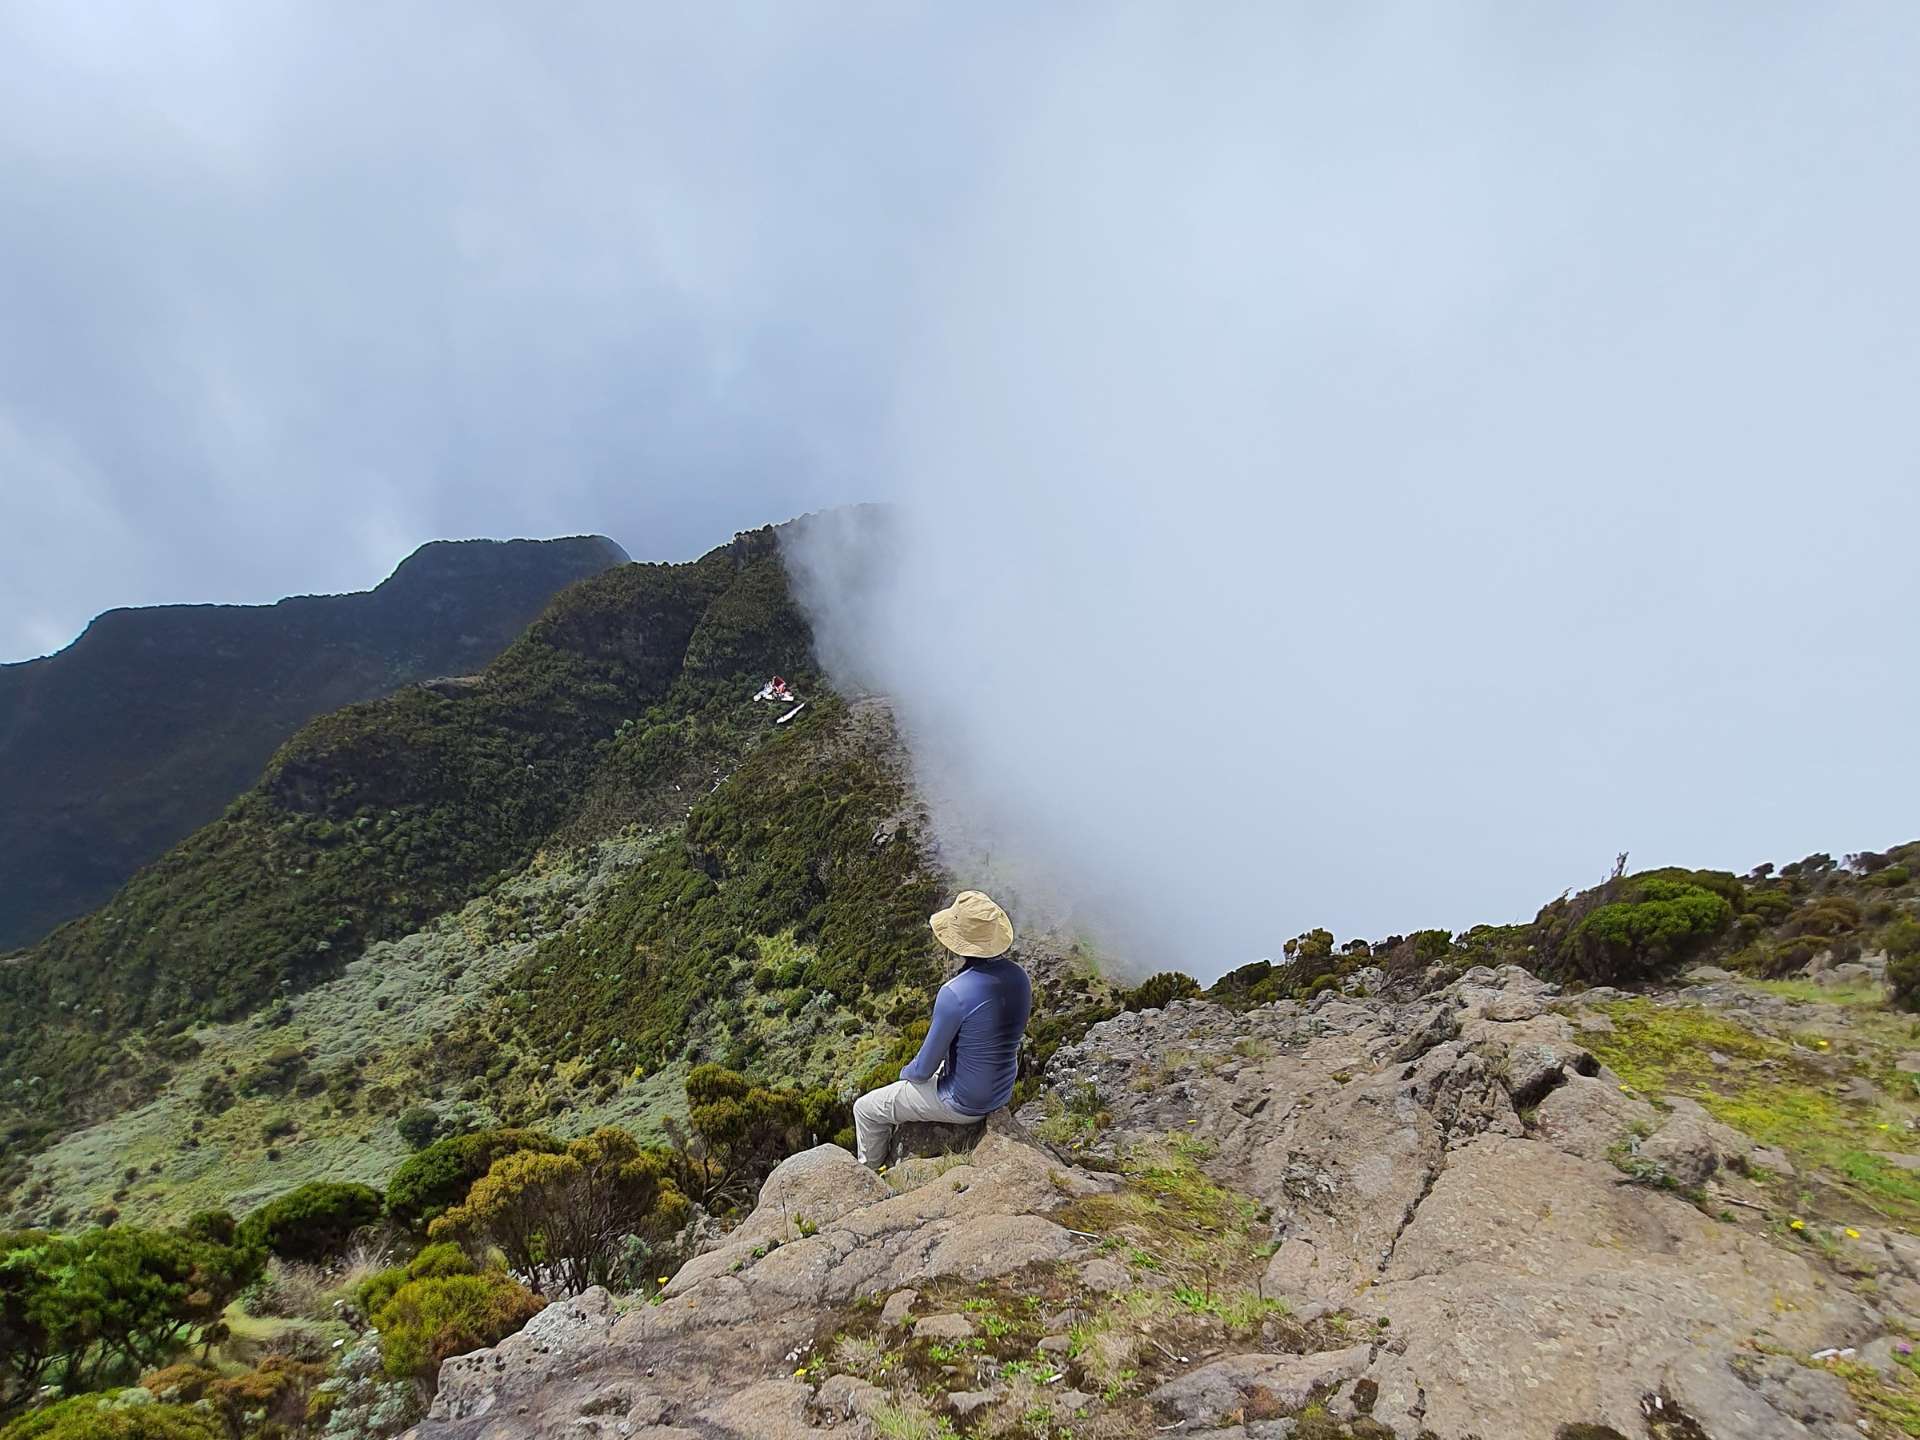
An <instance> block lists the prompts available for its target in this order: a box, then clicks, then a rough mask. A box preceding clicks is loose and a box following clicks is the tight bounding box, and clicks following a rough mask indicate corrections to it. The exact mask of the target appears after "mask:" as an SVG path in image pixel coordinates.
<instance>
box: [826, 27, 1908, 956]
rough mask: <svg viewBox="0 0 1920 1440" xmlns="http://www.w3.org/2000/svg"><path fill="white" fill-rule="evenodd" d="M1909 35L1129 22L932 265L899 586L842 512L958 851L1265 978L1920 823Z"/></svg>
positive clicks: (853, 609)
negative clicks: (1321, 932) (1610, 883)
mask: <svg viewBox="0 0 1920 1440" xmlns="http://www.w3.org/2000/svg"><path fill="white" fill-rule="evenodd" d="M1743 13H1748V14H1750V13H1751V12H1743ZM1908 38H1910V37H1908ZM1908 48H1909V51H1910V49H1911V47H1908ZM1891 55H1892V52H1887V53H1885V54H1883V55H1882V56H1881V58H1879V59H1876V60H1873V61H1871V62H1870V63H1867V64H1866V65H1865V66H1864V68H1863V65H1862V55H1861V54H1860V52H1859V51H1858V50H1857V49H1855V48H1849V47H1847V46H1845V45H1842V44H1840V43H1838V40H1837V39H1836V35H1835V32H1834V31H1833V30H1831V29H1824V30H1823V29H1818V28H1806V27H1798V26H1795V25H1793V24H1791V23H1788V22H1761V21H1757V20H1756V21H1755V22H1754V23H1752V24H1748V25H1743V26H1742V27H1740V28H1739V29H1738V30H1737V31H1736V32H1734V33H1733V34H1732V35H1731V36H1728V35H1727V34H1725V33H1724V32H1721V31H1717V30H1713V29H1712V28H1711V27H1709V26H1707V25H1706V24H1705V22H1704V21H1698V22H1690V21H1688V20H1687V19H1686V18H1684V17H1678V16H1669V17H1662V18H1660V19H1659V20H1657V21H1655V20H1648V21H1646V22H1644V23H1643V24H1640V25H1638V26H1637V27H1635V26H1628V25H1624V24H1623V25H1621V26H1620V28H1619V30H1618V31H1617V32H1614V33H1599V32H1595V33H1588V32H1586V31H1583V30H1576V29H1574V28H1573V27H1565V28H1562V29H1560V30H1553V31H1549V30H1546V29H1542V30H1540V31H1539V32H1537V33H1530V34H1515V33H1511V32H1508V33H1503V34H1495V33H1492V32H1481V31H1477V30H1474V29H1473V28H1472V27H1468V26H1464V25H1459V26H1451V27H1449V26H1446V25H1443V24H1441V23H1440V22H1439V21H1437V20H1434V21H1423V20H1421V19H1418V18H1415V17H1413V16H1410V15H1405V14H1403V15H1401V16H1400V18H1398V19H1397V20H1394V21H1391V22H1387V21H1383V22H1381V23H1379V24H1378V25H1376V26H1373V27H1371V28H1369V27H1366V26H1361V25H1358V24H1338V25H1336V24H1332V23H1328V24H1327V25H1325V26H1323V27H1319V28H1316V27H1314V26H1310V25H1307V24H1305V23H1302V22H1297V21H1286V20H1283V19H1280V18H1276V17H1275V16H1274V15H1272V14H1270V13H1265V12H1262V13H1252V14H1240V15H1238V16H1237V18H1234V19H1231V20H1228V19H1225V18H1221V19H1218V20H1217V23H1214V24H1212V25H1210V26H1207V27H1192V26H1181V25H1176V24H1174V23H1172V21H1171V20H1170V18H1169V17H1166V16H1158V17H1156V16H1154V15H1152V14H1147V13H1143V12H1134V13H1133V14H1132V16H1131V18H1129V19H1128V20H1126V21H1125V22H1124V23H1118V24H1116V25H1114V26H1113V27H1112V28H1111V29H1110V30H1109V31H1108V32H1107V33H1106V35H1105V37H1104V39H1103V41H1102V43H1101V44H1100V45H1098V46H1094V47H1090V48H1089V49H1088V51H1087V52H1086V53H1085V54H1084V55H1083V56H1081V57H1079V59H1078V61H1077V63H1076V64H1075V65H1074V66H1073V67H1070V68H1068V69H1066V70H1063V71H1062V73H1061V75H1060V77H1059V80H1058V84H1057V87H1056V89H1055V91H1054V93H1053V94H1052V95H1051V97H1050V103H1049V104H1047V105H1046V106H1043V107H1042V108H1041V110H1040V111H1039V112H1038V113H1037V114H1036V115H1035V117H1034V119H1033V122H1032V124H1031V126H1030V127H1029V128H1028V130H1027V132H1026V133H1025V135H1024V136H1023V137H1022V142H1021V143H1020V144H1019V145H1017V146H1016V147H1015V154H1016V156H1017V158H1016V159H1015V160H1014V161H1013V162H1012V163H1011V164H1010V165H1009V167H1008V169H1007V171H1006V173H1005V174H1004V175H1003V176H1002V177H1001V181H1000V184H999V187H998V193H997V195H995V196H994V197H993V200H992V203H990V204H988V205H987V206H986V207H985V208H984V209H983V210H982V212H981V213H980V214H979V216H978V218H977V220H976V222H975V223H974V224H972V225H970V226H968V227H966V228H964V229H963V230H962V231H960V232H958V233H956V234H954V235H953V236H951V237H950V239H949V242H948V244H947V246H946V248H945V249H944V250H943V251H941V252H940V253H938V254H936V255H934V256H932V257H930V258H929V262H928V267H927V268H928V272H929V274H930V275H931V276H932V277H933V278H931V279H930V280H929V281H928V282H927V287H926V292H925V302H926V313H925V314H924V316H923V317H922V321H923V323H922V325H921V327H920V340H919V344H918V346H917V348H916V350H915V353H914V354H913V355H912V356H911V357H910V358H909V360H908V363H907V370H906V384H905V390H906V394H907V397H908V398H907V402H906V404H905V406H904V408H903V410H902V412H901V414H900V415H899V417H898V420H897V424H896V425H895V427H894V432H893V436H892V442H893V445H894V447H895V456H896V462H897V480H896V482H895V483H894V485H893V487H892V489H891V491H890V493H888V494H886V496H885V498H887V499H889V500H891V501H893V502H894V505H895V509H894V512H893V519H892V522H891V523H890V525H888V527H887V529H888V533H887V536H886V538H885V541H884V545H883V547H882V548H883V552H884V559H883V560H881V561H879V562H878V564H879V569H878V571H877V572H876V573H869V574H867V575H866V583H865V584H863V585H862V586H859V587H852V588H849V587H846V586H844V585H842V584H841V583H840V582H841V581H842V580H844V578H845V576H846V575H847V574H849V573H850V567H854V566H855V564H856V562H855V559H854V554H853V552H854V551H857V550H859V549H860V542H859V538H858V537H861V536H865V537H868V538H871V533H870V532H871V530H872V527H873V526H874V525H875V524H879V523H881V522H880V521H879V520H878V519H877V518H876V517H874V516H871V515H869V516H867V517H865V518H864V519H861V518H859V517H853V518H849V517H847V516H845V515H841V516H837V517H828V519H827V520H825V521H816V522H815V523H813V524H811V525H808V526H804V527H801V529H800V530H799V532H798V535H797V539H796V543H795V544H794V546H793V547H792V550H791V553H792V555H793V558H794V560H795V569H796V571H797V572H798V573H799V575H800V576H801V580H802V587H803V591H804V593H806V594H807V595H808V597H809V601H810V603H811V604H812V606H813V607H814V612H815V617H816V621H817V623H818V627H819V630H820V633H821V637H822V643H823V647H824V653H825V654H826V655H827V657H828V659H829V662H830V664H831V666H832V668H833V669H834V671H835V673H836V675H837V676H838V677H839V678H841V679H842V680H843V681H845V682H847V683H849V684H858V685H862V686H867V687H871V688H875V689H880V690H884V691H886V692H888V693H890V694H891V695H893V696H894V697H895V699H896V700H897V702H898V705H899V708H900V711H901V714H902V716H903V718H904V721H905V723H906V725H907V728H908V730H909V733H910V735H911V738H912V741H913V744H914V748H915V752H916V756H917V759H918V763H919V764H920V766H921V768H922V771H923V774H924V776H925V778H926V779H927V781H928V784H929V788H930V791H931V793H932V794H933V795H934V797H935V800H936V811H937V817H938V820H939V823H940V827H941V830H942V834H943V836H944V837H945V839H946V841H947V844H948V846H949V850H950V854H951V855H952V856H957V857H964V859H965V865H967V866H972V867H973V869H972V870H970V871H968V872H967V873H973V874H980V875H984V876H987V877H989V878H994V877H997V878H999V880H1000V881H1001V883H1004V884H1005V885H1007V886H1009V887H1011V888H1012V889H1013V890H1014V891H1016V892H1018V893H1020V894H1022V895H1023V897H1027V898H1028V899H1029V905H1028V908H1029V910H1030V912H1031V913H1032V914H1033V915H1034V916H1042V915H1044V916H1045V918H1048V919H1057V920H1063V921H1064V922H1066V923H1069V924H1076V925H1082V926H1085V927H1087V928H1089V929H1090V930H1092V931H1093V932H1094V933H1095V934H1096V935H1097V936H1098V938H1099V939H1100V940H1101V942H1102V943H1103V944H1104V945H1106V946H1108V947H1110V948H1111V949H1112V950H1113V951H1114V952H1116V953H1117V954H1119V955H1121V956H1123V957H1125V958H1126V959H1127V961H1128V962H1129V963H1130V964H1132V965H1133V966H1135V967H1136V968H1142V969H1159V968H1165V967H1167V966H1171V965H1178V966H1180V967H1182V968H1186V969H1189V970H1191V971H1192V972H1193V973H1195V974H1198V975H1202V976H1213V975H1217V974H1219V973H1221V972H1222V971H1224V970H1226V969H1228V968H1230V967H1232V966H1234V965H1237V964H1241V963H1244V962H1245V961H1248V960H1251V959H1255V958H1258V957H1260V956H1263V955H1269V956H1271V955H1277V954H1278V953H1279V950H1280V947H1281V945H1282V944H1283V943H1284V941H1285V940H1286V939H1287V938H1288V937H1289V936H1291V935H1293V934H1296V933H1298V932H1300V931H1301V930H1303V929H1305V928H1307V927H1309V926H1313V925H1321V924H1324V925H1327V926H1329V927H1330V928H1332V929H1334V930H1335V931H1336V933H1337V934H1338V935H1340V936H1341V937H1342V938H1345V937H1347V936H1351V935H1354V934H1359V935H1361V936H1364V937H1368V938H1379V937H1381V936H1383V935H1385V934H1387V933H1389V932H1392V931H1404V930H1407V929H1411V928H1416V927H1423V926H1430V925H1442V926H1448V927H1450V928H1456V929H1457V928H1464V927H1465V926H1467V925H1469V924H1472V923H1476V922H1480V921H1496V922H1497V921H1509V920H1517V919H1524V918H1528V917H1530V916H1531V915H1532V913H1533V911H1534V909H1535V908H1536V907H1537V906H1538V905H1539V904H1540V903H1542V902H1544V901H1546V900H1548V899H1550V898H1551V897H1552V896H1553V895H1554V894H1556V893H1558V892H1559V891H1561V890H1562V889H1564V888H1566V887H1569V886H1579V885H1585V884H1588V883H1591V882H1593V881H1594V880H1597V879H1598V878H1600V877H1601V876H1602V875H1603V874H1604V872H1605V871H1606V869H1607V867H1608V865H1609V864H1610V863H1611V861H1612V859H1613V856H1614V854H1615V852H1616V851H1619V850H1623V849H1624V850H1628V851H1630V852H1632V854H1633V857H1634V861H1635V863H1636V865H1654V864H1662V863H1684V864H1693V865H1712V866H1725V867H1729V868H1735V869H1740V870H1744V869H1746V868H1747V867H1749V866H1751V865H1753V864H1755V863H1757V862H1760V861H1763V860H1774V861H1784V860H1788V859H1792V858H1796V857H1797V856H1798V855H1800V854H1802V853H1805V852H1806V851H1808V850H1810V849H1813V848H1822V847H1824V848H1831V849H1833V850H1834V851H1835V852H1836V853H1837V852H1839V851H1840V850H1843V849H1848V848H1859V847H1863V846H1869V845H1885V844H1890V843H1895V842H1898V841H1901V840H1905V839H1908V838H1911V833H1910V832H1912V831H1914V830H1915V828H1916V827H1915V824H1914V817H1915V815H1916V814H1920V805H1916V800H1920V786H1917V785H1916V783H1915V779H1914V775H1915V767H1914V766H1913V765H1912V763H1911V759H1910V753H1909V752H1910V750H1911V741H1910V739H1909V738H1907V737H1908V731H1909V729H1910V725H1911V720H1910V717H1911V715H1912V713H1913V711H1914V702H1915V699H1916V693H1915V692H1916V682H1915V678H1914V669H1913V667H1912V666H1911V664H1909V663H1906V658H1907V656H1908V652H1909V651H1910V646H1909V645H1908V644H1907V643H1906V642H1904V641H1902V640H1900V639H1898V638H1897V637H1898V634H1899V633H1900V630H1901V628H1902V627H1903V625H1905V624H1909V623H1910V618H1911V616H1912V614H1913V609H1914V607H1913V602H1914V600H1915V599H1916V595H1917V592H1916V582H1915V580H1914V578H1913V577H1914V566H1913V563H1912V545H1911V536H1912V534H1913V533H1914V522H1915V521H1916V520H1920V502H1916V498H1915V490H1914V487H1913V484H1912V480H1911V476H1912V473H1913V470H1914V464H1913V436H1912V429H1911V426H1910V424H1908V423H1907V422H1906V420H1905V419H1904V417H1905V416H1906V415H1907V414H1908V413H1909V411H1910V406H1911V401H1910V394H1911V382H1912V379H1913V377H1914V375H1915V374H1916V366H1915V364H1914V361H1915V358H1916V357H1915V347H1916V344H1917V343H1920V341H1917V340H1916V337H1920V325H1916V323H1915V322H1916V321H1920V313H1917V312H1920V305H1916V300H1920V286H1917V285H1916V282H1915V279H1914V277H1913V274H1912V270H1911V267H1910V265H1909V264H1908V263H1907V260H1906V258H1905V255H1906V253H1907V250H1908V246H1909V242H1910V239H1911V234H1912V230H1913V208H1914V202H1913V200H1912V198H1911V191H1910V187H1909V186H1907V185H1906V184H1905V183H1904V182H1903V179H1902V177H1903V176H1904V175H1906V174H1907V173H1909V167H1910V156H1909V155H1908V153H1907V152H1908V150H1909V149H1910V147H1909V146H1908V145H1907V144H1906V143H1905V141H1903V140H1901V139H1900V138H1899V137H1900V135H1902V134H1911V133H1915V132H1914V130H1913V127H1912V125H1911V123H1910V122H1911V121H1913V120H1914V119H1916V118H1920V117H1916V116H1915V115H1913V114H1912V113H1911V112H1912V111H1913V110H1914V108H1915V102H1914V100H1913V99H1912V97H1911V96H1910V95H1905V96H1902V95H1897V94H1896V93H1895V91H1894V89H1893V88H1892V87H1893V80H1894V75H1893V70H1894V69H1895V68H1897V66H1895V62H1894V61H1893V59H1892V58H1891ZM1888 67H1892V68H1888ZM1890 108H1891V109H1894V110H1897V111H1899V112H1900V113H1901V116H1902V120H1903V122H1906V123H1903V124H1902V125H1899V126H1892V125H1889V123H1888V121H1889V118H1890V117H1889V114H1888V111H1889V109H1890ZM1520 117H1524V122H1525V123H1520ZM1840 159H1844V162H1845V163H1837V162H1838V160H1840ZM885 488H886V487H883V489H885ZM850 537H852V538H850ZM860 563H863V564H867V565H869V566H871V565H872V564H873V563H874V562H873V554H872V552H871V551H868V552H867V554H866V559H865V561H862V562H860ZM1902 616H1904V617H1907V618H1906V620H1904V621H1903V620H1901V619H1900V618H1898V617H1902ZM963 868H964V867H963Z"/></svg>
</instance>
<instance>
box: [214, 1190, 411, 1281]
mask: <svg viewBox="0 0 1920 1440" xmlns="http://www.w3.org/2000/svg"><path fill="white" fill-rule="evenodd" d="M380 1208H381V1207H380V1195H379V1192H378V1191H376V1190H373V1189H371V1188H370V1187H368V1186H365V1185H351V1184H343V1183H341V1182H338V1181H333V1180H316V1181H313V1182H312V1183H311V1184H307V1185H302V1186H301V1187H300V1188H299V1189H297V1190H289V1191H288V1192H287V1193H286V1194H284V1195H282V1196H280V1197H279V1198H278V1199H276V1200H270V1201H268V1202H267V1203H266V1204H265V1205H262V1206H261V1207H260V1208H259V1209H258V1210H255V1211H254V1212H253V1213H252V1214H250V1215H248V1216H247V1218H246V1219H244V1220H242V1221H241V1222H240V1226H239V1231H238V1236H239V1239H240V1242H241V1243H242V1244H243V1245H248V1246H255V1247H263V1248H265V1249H266V1250H269V1251H271V1252H272V1253H273V1254H275V1255H278V1256H280V1257H281V1258H282V1259H284V1260H306V1261H315V1260H324V1259H326V1258H327V1257H328V1256H329V1255H334V1254H337V1253H338V1252H340V1251H341V1250H344V1249H345V1248H346V1245H347V1242H348V1241H349V1240H350V1239H352V1238H353V1232H354V1231H356V1230H358V1229H359V1228H360V1227H361V1226H363V1225H371V1224H373V1222H374V1221H376V1220H378V1219H379V1218H380Z"/></svg>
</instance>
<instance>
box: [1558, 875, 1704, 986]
mask: <svg viewBox="0 0 1920 1440" xmlns="http://www.w3.org/2000/svg"><path fill="white" fill-rule="evenodd" d="M1611 893H1612V894H1614V895H1617V897H1618V898H1616V899H1612V900H1610V901H1609V902H1608V903H1605V904H1601V905H1599V906H1597V907H1595V908H1593V909H1589V910H1587V911H1586V912H1585V913H1584V914H1583V915H1581V916H1580V918H1579V919H1578V920H1576V921H1574V923H1573V924H1572V925H1571V928H1569V929H1567V930H1566V931H1565V933H1564V935H1563V937H1562V938H1561V940H1560V942H1559V944H1558V945H1557V946H1556V960H1557V962H1558V965H1559V967H1560V968H1561V969H1562V970H1563V971H1565V972H1567V973H1569V974H1571V975H1573V976H1574V977H1575V978H1577V979H1580V980H1584V981H1586V982H1587V983H1588V984H1590V985H1617V984H1622V983H1628V982H1632V981H1635V980H1640V979H1643V978H1645V977H1646V976H1647V975H1649V974H1651V973H1653V972H1654V971H1655V970H1657V969H1659V968H1661V967H1662V966H1665V965H1669V964H1673V963H1675V962H1677V961H1680V960H1684V959H1686V958H1687V957H1688V956H1690V955H1692V954H1694V953H1695V952H1696V951H1698V950H1699V949H1700V947H1702V946H1703V945H1705V944H1706V943H1707V942H1708V941H1710V940H1712V939H1713V938H1714V937H1715V936H1716V935H1719V934H1720V933H1721V932H1722V931H1724V930H1725V929H1726V928H1727V927H1728V925H1730V924H1731V923H1732V921H1733V905H1732V904H1731V902H1729V901H1728V899H1727V898H1726V896H1724V895H1721V894H1718V893H1716V892H1715V891H1714V890H1710V889H1708V888H1706V887H1704V886H1701V885H1695V884H1693V883H1691V882H1690V881H1685V880H1675V879H1671V878H1669V877H1668V876H1667V875H1665V874H1661V873H1658V872H1655V873H1652V874H1647V875H1636V876H1631V877H1628V878H1627V879H1625V880H1624V881H1621V882H1616V884H1615V887H1614V888H1613V889H1612V891H1611ZM1542 915H1543V921H1544V920H1546V918H1547V917H1546V912H1542ZM1549 923H1550V922H1549Z"/></svg>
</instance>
